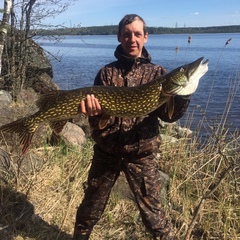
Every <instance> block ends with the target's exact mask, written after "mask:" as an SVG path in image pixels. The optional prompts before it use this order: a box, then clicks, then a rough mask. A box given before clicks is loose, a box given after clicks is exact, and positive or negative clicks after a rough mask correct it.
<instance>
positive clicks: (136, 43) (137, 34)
mask: <svg viewBox="0 0 240 240" xmlns="http://www.w3.org/2000/svg"><path fill="white" fill-rule="evenodd" d="M147 40H148V34H145V35H144V31H143V22H142V21H141V20H139V19H136V20H135V21H133V22H132V23H130V24H127V25H125V26H124V27H123V28H122V31H121V33H119V34H118V41H119V42H120V43H121V45H122V48H123V50H124V52H125V54H126V55H127V56H129V57H133V58H136V57H141V54H142V48H143V45H144V44H145V43H146V42H147Z"/></svg>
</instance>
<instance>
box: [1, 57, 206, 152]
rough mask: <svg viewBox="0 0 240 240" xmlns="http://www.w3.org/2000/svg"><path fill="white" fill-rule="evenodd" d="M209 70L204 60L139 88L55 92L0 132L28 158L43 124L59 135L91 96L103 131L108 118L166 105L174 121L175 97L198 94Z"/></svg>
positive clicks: (45, 95)
mask: <svg viewBox="0 0 240 240" xmlns="http://www.w3.org/2000/svg"><path fill="white" fill-rule="evenodd" d="M207 70H208V60H206V61H203V58H199V59H198V60H196V61H194V62H192V63H189V64H186V65H183V66H181V67H178V68H176V69H174V70H173V71H171V72H169V73H167V74H165V75H164V76H161V77H159V78H157V79H155V80H153V81H151V82H149V83H147V84H144V85H141V86H137V87H114V86H92V87H85V88H79V89H74V90H56V91H51V92H49V93H47V94H43V95H41V96H40V98H39V100H38V101H37V103H36V104H37V106H38V107H39V110H38V111H37V112H36V113H34V114H33V115H31V116H28V117H24V118H21V119H19V120H16V121H14V122H11V123H9V124H6V125H3V126H1V127H0V131H8V132H16V133H17V134H19V137H20V143H21V145H22V154H25V153H26V152H27V150H28V148H29V146H30V144H31V141H32V137H33V135H34V133H35V131H36V130H37V128H38V126H39V124H40V123H41V122H48V123H49V124H50V126H51V128H52V129H53V131H55V133H59V132H60V131H61V130H62V128H63V126H64V124H65V120H67V119H71V118H72V117H74V116H76V115H78V114H80V111H79V103H80V101H81V100H83V99H85V98H86V96H87V95H88V94H94V95H95V97H96V98H97V99H98V100H99V102H100V105H101V107H102V109H103V112H104V114H103V115H102V120H100V125H99V127H100V128H104V127H105V126H106V122H107V121H106V119H108V117H109V116H116V117H124V118H132V117H140V116H145V115H147V114H149V113H150V112H152V111H154V110H155V109H157V108H158V107H160V106H161V105H163V104H164V103H167V111H168V114H169V117H170V118H171V116H172V114H173V112H174V102H173V98H174V96H175V95H189V94H192V93H194V92H195V91H196V89H197V87H198V83H199V79H200V78H201V77H202V76H203V75H204V74H205V73H206V72H207Z"/></svg>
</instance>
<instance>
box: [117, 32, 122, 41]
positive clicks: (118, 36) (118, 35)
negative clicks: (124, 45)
mask: <svg viewBox="0 0 240 240" xmlns="http://www.w3.org/2000/svg"><path fill="white" fill-rule="evenodd" d="M117 39H118V41H119V42H121V38H120V33H118V34H117Z"/></svg>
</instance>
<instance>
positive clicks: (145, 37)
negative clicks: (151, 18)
mask: <svg viewBox="0 0 240 240" xmlns="http://www.w3.org/2000/svg"><path fill="white" fill-rule="evenodd" d="M147 41H148V33H146V34H145V35H144V43H146V42H147Z"/></svg>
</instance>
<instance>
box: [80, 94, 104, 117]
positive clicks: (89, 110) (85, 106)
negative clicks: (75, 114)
mask: <svg viewBox="0 0 240 240" xmlns="http://www.w3.org/2000/svg"><path fill="white" fill-rule="evenodd" d="M80 111H81V113H83V114H84V115H86V116H96V115H99V114H101V113H102V108H101V105H100V104H99V102H98V100H97V98H95V96H94V95H93V94H91V95H87V97H86V99H85V100H82V101H81V102H80Z"/></svg>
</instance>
